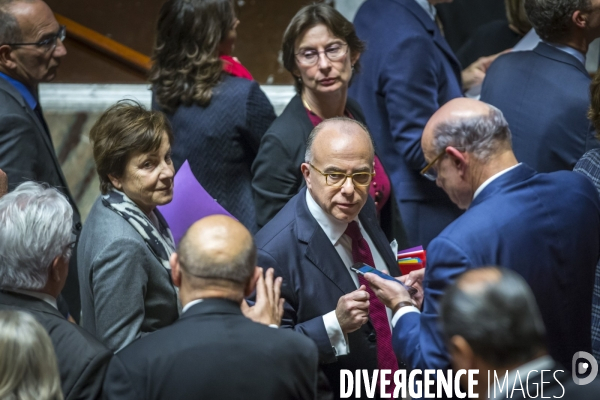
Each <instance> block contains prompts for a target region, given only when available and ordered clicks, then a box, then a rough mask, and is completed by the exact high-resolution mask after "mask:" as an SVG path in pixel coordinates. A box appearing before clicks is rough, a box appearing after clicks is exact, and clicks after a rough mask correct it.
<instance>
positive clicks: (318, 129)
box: [304, 117, 375, 163]
mask: <svg viewBox="0 0 600 400" xmlns="http://www.w3.org/2000/svg"><path fill="white" fill-rule="evenodd" d="M336 121H338V122H348V123H353V124H356V125H358V126H359V127H360V128H361V129H362V130H363V131H365V132H366V134H367V136H368V137H369V141H370V142H371V146H372V148H373V152H374V151H375V150H374V149H375V145H374V144H373V138H372V137H371V133H370V132H369V130H368V129H367V127H366V126H365V125H364V124H362V123H360V122H358V121H357V120H355V119H352V118H348V117H334V118H329V119H326V120H323V121H321V123H320V124H319V125H317V126H315V127H314V128H313V130H312V131H311V132H310V134H309V135H308V139H306V151H305V152H304V162H307V163H311V162H313V152H312V146H313V143H314V141H315V138H316V137H317V135H318V134H319V132H321V131H322V130H323V128H325V126H326V125H327V124H329V123H331V122H336Z"/></svg>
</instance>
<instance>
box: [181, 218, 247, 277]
mask: <svg viewBox="0 0 600 400" xmlns="http://www.w3.org/2000/svg"><path fill="white" fill-rule="evenodd" d="M177 254H178V256H179V262H180V265H181V268H182V270H183V271H184V273H186V274H187V275H191V276H194V277H197V278H204V279H222V280H227V281H232V282H236V283H239V284H245V283H246V282H247V281H248V280H249V279H250V277H251V276H252V274H253V273H254V267H255V265H256V247H255V246H254V240H253V238H252V235H251V234H250V232H248V230H247V229H246V228H245V227H244V226H243V225H242V224H241V223H239V222H238V221H236V220H234V219H233V218H230V217H227V216H224V215H212V216H209V217H205V218H202V219H201V220H199V221H197V222H196V223H194V225H192V226H191V227H190V228H189V229H188V231H187V232H186V234H185V235H184V237H183V238H182V239H181V242H180V243H179V249H178V251H177Z"/></svg>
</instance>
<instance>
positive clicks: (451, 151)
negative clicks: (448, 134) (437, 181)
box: [446, 146, 469, 174]
mask: <svg viewBox="0 0 600 400" xmlns="http://www.w3.org/2000/svg"><path fill="white" fill-rule="evenodd" d="M446 154H447V155H448V156H449V157H450V160H452V163H453V164H454V166H455V167H456V169H458V170H459V171H460V172H461V173H462V174H464V172H465V170H466V166H467V164H468V160H469V157H468V153H463V152H461V151H459V150H457V149H456V148H455V147H452V146H448V147H446Z"/></svg>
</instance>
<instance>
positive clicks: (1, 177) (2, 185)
mask: <svg viewBox="0 0 600 400" xmlns="http://www.w3.org/2000/svg"><path fill="white" fill-rule="evenodd" d="M6 193H8V176H6V173H5V172H4V171H2V170H1V169H0V197H2V196H4V195H5V194H6Z"/></svg>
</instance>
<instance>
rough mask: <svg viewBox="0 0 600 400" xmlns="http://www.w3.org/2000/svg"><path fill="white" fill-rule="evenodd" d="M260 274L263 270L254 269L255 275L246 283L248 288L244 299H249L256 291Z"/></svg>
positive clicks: (245, 289) (245, 290)
mask: <svg viewBox="0 0 600 400" xmlns="http://www.w3.org/2000/svg"><path fill="white" fill-rule="evenodd" d="M260 274H262V268H260V267H254V274H253V275H252V276H251V277H250V279H248V282H246V287H245V288H244V297H248V296H250V295H251V294H252V292H254V289H256V282H258V278H260Z"/></svg>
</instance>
